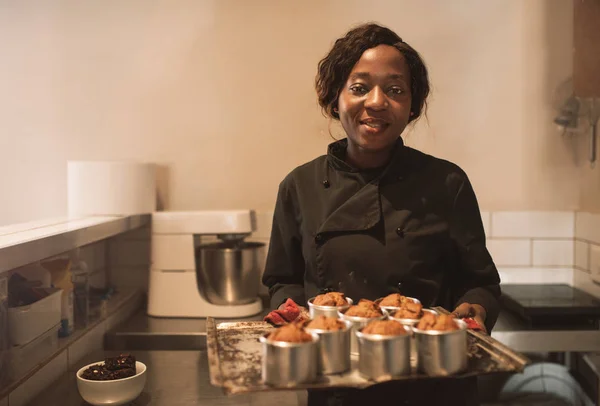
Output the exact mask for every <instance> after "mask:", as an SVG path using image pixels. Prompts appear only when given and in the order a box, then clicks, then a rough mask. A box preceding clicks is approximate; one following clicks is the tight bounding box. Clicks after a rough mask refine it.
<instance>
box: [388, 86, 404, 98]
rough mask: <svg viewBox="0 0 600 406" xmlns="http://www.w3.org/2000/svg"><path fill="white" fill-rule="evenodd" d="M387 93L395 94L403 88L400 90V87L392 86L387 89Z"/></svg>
mask: <svg viewBox="0 0 600 406" xmlns="http://www.w3.org/2000/svg"><path fill="white" fill-rule="evenodd" d="M388 93H390V94H392V95H395V96H397V95H401V94H403V93H404V90H402V88H400V87H392V88H390V89H389V90H388Z"/></svg>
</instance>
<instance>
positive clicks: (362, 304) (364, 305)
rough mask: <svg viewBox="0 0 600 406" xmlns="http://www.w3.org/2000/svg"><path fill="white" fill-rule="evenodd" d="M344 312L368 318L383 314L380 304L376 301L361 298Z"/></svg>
mask: <svg viewBox="0 0 600 406" xmlns="http://www.w3.org/2000/svg"><path fill="white" fill-rule="evenodd" d="M344 314H345V315H346V316H352V317H364V318H368V319H372V318H376V317H381V316H383V313H382V312H381V309H380V308H379V306H378V305H377V304H376V303H375V302H372V301H370V300H367V299H360V301H359V302H358V304H356V305H354V306H350V308H349V309H348V310H347V311H346V313H344Z"/></svg>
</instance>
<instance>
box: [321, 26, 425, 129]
mask: <svg viewBox="0 0 600 406" xmlns="http://www.w3.org/2000/svg"><path fill="white" fill-rule="evenodd" d="M378 45H391V46H393V47H394V48H396V49H397V50H398V51H400V52H401V53H402V55H404V58H405V60H406V63H407V65H408V69H409V71H410V90H411V94H412V102H411V111H412V112H413V115H412V116H410V118H409V122H411V121H414V120H416V119H417V118H419V116H420V115H421V113H422V112H423V111H424V109H425V107H426V99H427V96H428V95H429V75H428V73H427V68H426V67H425V63H424V62H423V60H422V59H421V56H420V55H419V54H418V52H417V51H415V50H414V49H413V48H412V47H411V46H410V45H408V44H407V43H406V42H404V41H402V38H400V37H399V36H398V35H397V34H396V33H395V32H393V31H392V30H390V29H389V28H386V27H382V26H380V25H377V24H372V23H371V24H363V25H360V26H358V27H356V28H354V29H352V30H350V31H348V33H347V34H346V35H345V36H344V37H342V38H339V39H338V40H336V41H335V44H334V45H333V48H331V50H330V51H329V53H328V54H327V56H326V57H325V58H323V59H322V60H321V61H320V62H319V67H318V72H317V78H316V83H315V85H316V89H317V95H318V97H319V105H320V106H321V109H322V110H323V114H325V115H326V116H329V117H332V118H334V119H336V120H339V118H340V116H339V114H338V113H336V112H335V108H336V107H337V101H338V97H339V95H340V91H341V90H342V88H343V87H344V84H345V83H346V80H347V79H348V76H349V75H350V72H351V71H352V68H353V67H354V65H355V64H356V62H358V60H359V59H360V57H361V56H362V54H363V52H365V51H366V50H367V49H370V48H374V47H376V46H378Z"/></svg>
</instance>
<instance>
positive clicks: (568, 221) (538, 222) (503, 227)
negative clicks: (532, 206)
mask: <svg viewBox="0 0 600 406" xmlns="http://www.w3.org/2000/svg"><path fill="white" fill-rule="evenodd" d="M490 235H491V237H493V238H565V239H569V238H570V239H572V238H573V237H574V236H575V213H574V212H572V211H568V212H567V211H565V212H562V211H515V212H493V213H492V220H491V234H490Z"/></svg>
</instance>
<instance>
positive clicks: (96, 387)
mask: <svg viewBox="0 0 600 406" xmlns="http://www.w3.org/2000/svg"><path fill="white" fill-rule="evenodd" d="M98 364H104V361H100V362H94V363H93V364H89V365H86V366H84V367H83V368H81V369H80V370H79V371H77V389H79V394H80V395H81V397H82V398H83V399H84V400H85V401H86V402H88V403H89V404H91V405H94V406H104V405H111V406H118V405H124V404H126V403H129V402H131V401H133V400H134V399H135V398H137V397H138V396H140V394H141V393H142V391H143V390H144V386H145V385H146V365H144V364H143V363H141V362H139V361H136V362H135V370H136V374H135V375H134V376H130V377H127V378H123V379H114V380H112V381H92V380H90V379H84V378H82V377H81V375H82V374H83V371H85V370H86V369H88V368H89V367H91V366H93V365H98Z"/></svg>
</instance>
